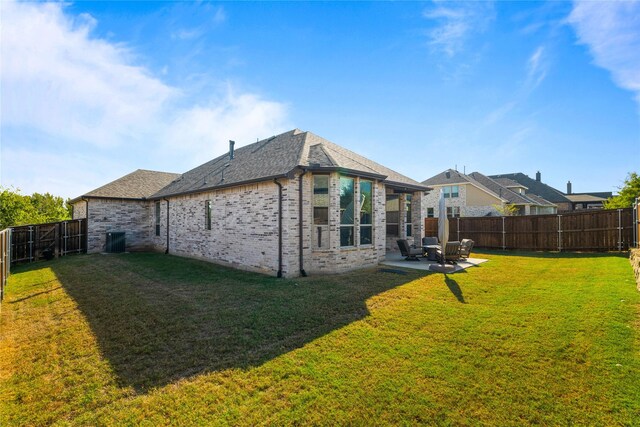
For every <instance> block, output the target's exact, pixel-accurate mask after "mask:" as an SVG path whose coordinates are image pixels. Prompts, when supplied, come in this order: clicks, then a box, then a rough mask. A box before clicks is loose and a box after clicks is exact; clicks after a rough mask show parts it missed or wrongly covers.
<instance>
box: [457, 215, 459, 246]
mask: <svg viewBox="0 0 640 427" xmlns="http://www.w3.org/2000/svg"><path fill="white" fill-rule="evenodd" d="M457 220H458V242H459V241H460V217H457Z"/></svg>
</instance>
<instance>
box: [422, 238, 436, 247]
mask: <svg viewBox="0 0 640 427" xmlns="http://www.w3.org/2000/svg"><path fill="white" fill-rule="evenodd" d="M437 244H438V238H437V237H423V238H422V246H427V245H437Z"/></svg>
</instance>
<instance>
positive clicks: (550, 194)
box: [489, 172, 569, 203]
mask: <svg viewBox="0 0 640 427" xmlns="http://www.w3.org/2000/svg"><path fill="white" fill-rule="evenodd" d="M489 178H493V179H498V178H508V179H511V180H513V181H516V182H518V183H520V184H522V185H524V186H525V187H527V188H528V189H529V192H531V193H533V194H536V195H538V196H540V197H542V198H544V199H545V200H548V201H550V202H552V203H569V199H567V198H566V197H565V195H564V194H563V193H562V192H560V191H558V190H556V189H555V188H553V187H551V186H549V185H547V184H544V183H543V182H541V181H536V180H535V179H532V178H529V177H528V176H527V175H525V174H523V173H521V172H517V173H506V174H500V175H490V176H489Z"/></svg>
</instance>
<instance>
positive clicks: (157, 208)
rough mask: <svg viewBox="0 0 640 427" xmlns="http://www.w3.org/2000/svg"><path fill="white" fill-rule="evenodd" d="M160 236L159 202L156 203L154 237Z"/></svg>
mask: <svg viewBox="0 0 640 427" xmlns="http://www.w3.org/2000/svg"><path fill="white" fill-rule="evenodd" d="M159 235H160V202H156V236H159Z"/></svg>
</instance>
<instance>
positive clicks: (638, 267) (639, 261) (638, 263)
mask: <svg viewBox="0 0 640 427" xmlns="http://www.w3.org/2000/svg"><path fill="white" fill-rule="evenodd" d="M629 261H631V266H632V267H633V272H634V273H635V275H636V285H637V288H638V290H639V291H640V249H631V255H630V256H629Z"/></svg>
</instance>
